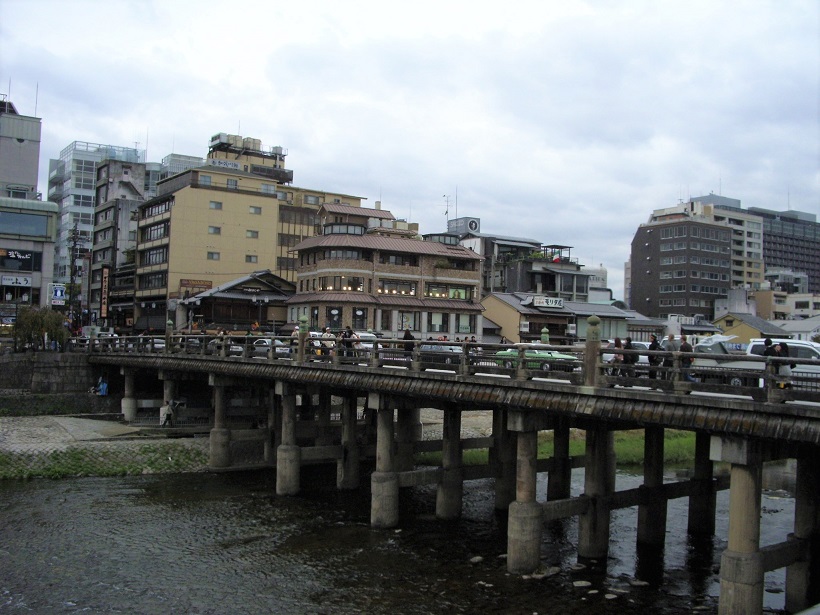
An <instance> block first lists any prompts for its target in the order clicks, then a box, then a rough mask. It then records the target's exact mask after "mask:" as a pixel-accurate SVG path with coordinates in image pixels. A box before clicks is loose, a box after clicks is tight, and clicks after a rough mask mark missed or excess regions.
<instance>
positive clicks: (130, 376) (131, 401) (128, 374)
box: [120, 367, 137, 423]
mask: <svg viewBox="0 0 820 615" xmlns="http://www.w3.org/2000/svg"><path fill="white" fill-rule="evenodd" d="M135 373H136V370H134V369H133V368H131V367H121V368H120V374H122V376H123V380H124V385H125V390H124V392H123V396H122V401H121V402H120V409H121V410H122V418H123V420H124V421H125V422H126V423H130V422H132V421H134V420H135V419H136V418H137V398H136V397H135V395H136V393H135V387H134V374H135Z"/></svg>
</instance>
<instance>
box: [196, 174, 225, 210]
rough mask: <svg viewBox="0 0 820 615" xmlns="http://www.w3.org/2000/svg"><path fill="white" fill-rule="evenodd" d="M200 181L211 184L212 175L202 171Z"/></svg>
mask: <svg viewBox="0 0 820 615" xmlns="http://www.w3.org/2000/svg"><path fill="white" fill-rule="evenodd" d="M199 183H200V184H201V185H203V186H210V185H211V176H210V175H202V173H200V174H199ZM220 209H222V208H221V207H220Z"/></svg>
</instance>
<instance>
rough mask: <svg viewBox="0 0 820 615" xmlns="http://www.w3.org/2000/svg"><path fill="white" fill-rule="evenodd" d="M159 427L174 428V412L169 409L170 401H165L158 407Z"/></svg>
mask: <svg viewBox="0 0 820 615" xmlns="http://www.w3.org/2000/svg"><path fill="white" fill-rule="evenodd" d="M159 426H160V427H173V426H174V411H173V409H172V408H171V402H170V400H167V399H166V400H165V401H163V402H162V405H161V406H160V407H159Z"/></svg>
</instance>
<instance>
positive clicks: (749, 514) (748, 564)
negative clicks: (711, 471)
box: [711, 436, 765, 615]
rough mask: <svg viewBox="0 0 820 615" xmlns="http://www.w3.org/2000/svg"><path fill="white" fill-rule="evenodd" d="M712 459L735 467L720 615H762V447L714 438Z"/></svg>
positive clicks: (722, 571)
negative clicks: (741, 614) (760, 614)
mask: <svg viewBox="0 0 820 615" xmlns="http://www.w3.org/2000/svg"><path fill="white" fill-rule="evenodd" d="M711 457H712V459H713V460H714V461H726V462H730V463H731V464H732V469H731V484H730V487H729V540H728V544H727V547H726V550H725V551H724V552H723V555H722V556H721V558H720V602H719V604H718V613H719V614H720V615H735V614H738V615H739V614H740V613H743V614H744V615H756V614H759V613H762V612H763V574H764V572H765V571H764V569H763V557H762V555H761V553H760V489H761V483H762V475H763V464H762V460H761V453H760V445H759V443H757V442H754V441H750V440H742V439H739V438H728V437H719V436H713V437H712V446H711Z"/></svg>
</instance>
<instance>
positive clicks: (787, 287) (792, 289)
mask: <svg viewBox="0 0 820 615" xmlns="http://www.w3.org/2000/svg"><path fill="white" fill-rule="evenodd" d="M765 277H766V282H768V283H769V288H771V289H773V290H779V291H783V292H784V293H789V294H793V293H807V292H809V276H808V275H806V274H805V273H803V272H795V271H792V270H791V269H778V268H777V267H768V266H767V267H766V274H765Z"/></svg>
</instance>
